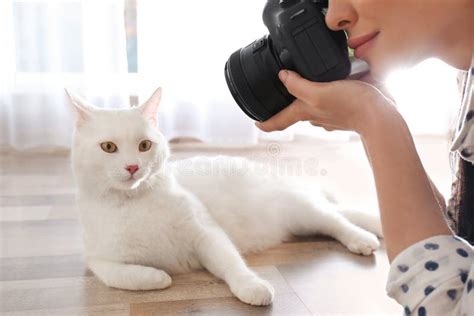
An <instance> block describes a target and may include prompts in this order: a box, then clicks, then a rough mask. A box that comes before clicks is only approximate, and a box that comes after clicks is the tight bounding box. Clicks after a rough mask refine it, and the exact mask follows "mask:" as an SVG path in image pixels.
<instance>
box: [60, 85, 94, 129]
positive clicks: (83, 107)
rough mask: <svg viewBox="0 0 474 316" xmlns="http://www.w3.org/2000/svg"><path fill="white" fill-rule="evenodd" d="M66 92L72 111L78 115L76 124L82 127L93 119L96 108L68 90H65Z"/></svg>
mask: <svg viewBox="0 0 474 316" xmlns="http://www.w3.org/2000/svg"><path fill="white" fill-rule="evenodd" d="M64 91H65V92H66V94H67V96H68V98H69V100H70V101H71V105H72V109H73V111H74V113H75V114H76V124H77V126H81V125H82V124H83V123H84V122H86V121H87V120H88V119H89V118H90V117H91V114H92V112H93V111H94V106H93V105H92V104H90V103H88V102H87V101H85V100H84V99H82V98H81V97H80V96H78V95H76V94H74V93H72V92H71V91H69V90H68V89H64Z"/></svg>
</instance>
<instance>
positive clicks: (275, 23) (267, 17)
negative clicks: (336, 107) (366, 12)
mask: <svg viewBox="0 0 474 316" xmlns="http://www.w3.org/2000/svg"><path fill="white" fill-rule="evenodd" d="M326 8H327V0H326V1H324V0H319V1H318V0H268V1H267V3H266V5H265V8H264V10H263V21H264V23H265V26H266V27H267V28H268V30H269V32H270V35H265V36H264V37H262V38H261V39H258V40H256V41H255V42H253V43H252V44H250V45H248V46H246V47H244V48H241V49H239V50H238V51H236V52H234V53H233V54H232V55H231V56H230V58H229V60H228V61H227V63H226V65H225V77H226V81H227V85H228V87H229V89H230V91H231V93H232V96H233V97H234V99H235V101H236V102H237V104H238V105H239V106H240V108H241V109H242V110H243V111H244V112H245V113H246V114H247V115H248V116H249V117H251V118H252V119H254V120H258V121H265V120H267V119H269V118H270V117H272V116H273V115H275V114H276V113H278V112H280V111H281V110H282V109H283V108H285V107H287V106H288V105H289V104H290V103H291V102H293V101H294V100H295V98H294V97H293V96H292V95H291V94H289V93H288V91H287V89H286V88H285V86H284V85H283V84H282V83H281V81H280V80H279V79H278V73H279V71H280V70H281V69H290V70H294V71H296V72H298V73H299V74H300V75H301V76H303V77H304V78H306V79H308V80H311V81H319V82H328V81H334V80H340V79H344V78H346V77H347V76H348V75H349V73H350V72H351V62H350V59H349V50H348V47H347V38H346V34H345V32H344V31H338V32H334V31H331V30H330V29H329V28H328V27H327V25H326V22H325V16H324V10H325V9H326Z"/></svg>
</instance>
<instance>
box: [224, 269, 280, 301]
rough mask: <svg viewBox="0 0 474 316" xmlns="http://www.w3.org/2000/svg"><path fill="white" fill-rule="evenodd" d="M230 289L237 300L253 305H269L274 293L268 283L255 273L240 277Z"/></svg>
mask: <svg viewBox="0 0 474 316" xmlns="http://www.w3.org/2000/svg"><path fill="white" fill-rule="evenodd" d="M231 290H232V292H233V293H234V294H235V296H237V298H238V299H239V300H241V301H242V302H244V303H247V304H250V305H255V306H265V305H269V304H270V303H271V302H272V301H273V296H274V293H275V290H274V289H273V286H272V285H271V284H270V283H268V282H267V281H265V280H262V279H260V278H259V277H257V276H255V275H251V276H248V277H244V278H242V279H241V280H240V281H239V282H238V283H237V285H236V286H235V287H234V288H231Z"/></svg>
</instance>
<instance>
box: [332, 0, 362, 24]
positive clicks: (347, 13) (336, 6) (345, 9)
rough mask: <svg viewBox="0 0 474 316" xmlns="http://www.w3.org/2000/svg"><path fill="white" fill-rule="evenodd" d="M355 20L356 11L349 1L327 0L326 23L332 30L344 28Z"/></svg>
mask: <svg viewBox="0 0 474 316" xmlns="http://www.w3.org/2000/svg"><path fill="white" fill-rule="evenodd" d="M356 21H357V13H356V11H355V9H354V7H353V6H352V5H351V4H350V1H344V0H332V1H329V6H328V11H327V13H326V24H327V26H328V27H329V28H330V29H331V30H333V31H340V30H346V29H348V28H350V27H352V26H353V25H354V24H355V22H356Z"/></svg>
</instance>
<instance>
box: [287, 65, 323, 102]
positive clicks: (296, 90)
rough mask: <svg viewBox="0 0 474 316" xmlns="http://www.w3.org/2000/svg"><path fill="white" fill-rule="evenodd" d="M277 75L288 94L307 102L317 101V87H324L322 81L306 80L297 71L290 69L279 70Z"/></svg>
mask: <svg viewBox="0 0 474 316" xmlns="http://www.w3.org/2000/svg"><path fill="white" fill-rule="evenodd" d="M278 77H279V78H280V80H281V82H282V83H283V84H284V85H285V87H286V89H287V90H288V92H289V93H290V94H292V95H293V96H295V97H296V98H298V99H301V100H303V101H304V102H306V103H308V104H314V103H315V102H317V100H318V96H319V93H318V88H322V87H324V83H317V82H312V81H309V80H306V79H304V78H303V77H301V76H300V75H299V74H298V73H296V72H294V71H290V70H282V71H280V73H279V74H278Z"/></svg>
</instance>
